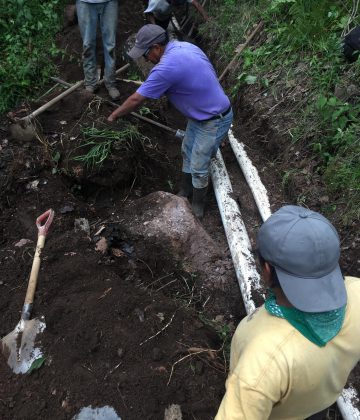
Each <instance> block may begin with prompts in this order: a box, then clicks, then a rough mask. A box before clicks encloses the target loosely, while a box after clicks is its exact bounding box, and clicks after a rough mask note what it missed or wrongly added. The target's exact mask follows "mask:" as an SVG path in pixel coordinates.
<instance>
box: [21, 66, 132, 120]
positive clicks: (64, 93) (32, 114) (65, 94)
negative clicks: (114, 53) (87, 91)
mask: <svg viewBox="0 0 360 420" xmlns="http://www.w3.org/2000/svg"><path fill="white" fill-rule="evenodd" d="M129 66H130V64H126V65H125V66H123V67H121V68H120V69H118V70H117V71H116V72H115V74H119V73H121V72H123V71H124V70H126V69H127V68H128V67H129ZM84 83H85V81H84V80H80V81H79V82H77V83H75V84H74V85H71V87H70V88H69V89H67V90H66V91H65V92H63V93H61V94H60V95H58V96H56V97H55V98H53V99H51V101H49V102H47V103H46V104H44V105H42V106H41V107H40V108H38V109H36V110H35V111H33V112H32V113H31V114H29V115H28V116H26V117H23V118H21V120H25V121H31V120H32V119H33V118H35V117H36V116H38V115H39V114H41V113H42V112H44V111H46V110H47V109H48V108H50V107H51V106H52V105H54V104H56V103H57V102H59V101H60V100H61V99H63V98H65V96H68V95H70V93H72V92H74V90H76V89H78V88H79V87H81V86H83V84H84ZM102 83H104V79H102V80H100V82H99V85H101V84H102Z"/></svg>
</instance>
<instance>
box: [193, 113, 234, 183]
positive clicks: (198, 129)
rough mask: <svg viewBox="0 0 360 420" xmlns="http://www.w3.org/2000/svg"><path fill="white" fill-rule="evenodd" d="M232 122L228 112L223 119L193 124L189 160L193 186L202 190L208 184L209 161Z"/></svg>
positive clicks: (230, 114) (231, 116)
mask: <svg viewBox="0 0 360 420" xmlns="http://www.w3.org/2000/svg"><path fill="white" fill-rule="evenodd" d="M232 120H233V113H232V111H230V112H229V113H228V114H227V115H226V116H225V117H222V118H219V119H216V120H211V121H203V122H194V125H195V138H194V140H193V147H192V151H191V159H190V172H191V174H192V181H193V186H194V187H195V188H204V187H206V186H207V185H208V183H209V168H210V163H211V159H212V158H213V157H215V155H216V152H217V150H218V149H219V146H220V144H221V142H222V141H223V140H224V138H225V137H226V135H227V133H228V131H229V129H230V126H231V123H232Z"/></svg>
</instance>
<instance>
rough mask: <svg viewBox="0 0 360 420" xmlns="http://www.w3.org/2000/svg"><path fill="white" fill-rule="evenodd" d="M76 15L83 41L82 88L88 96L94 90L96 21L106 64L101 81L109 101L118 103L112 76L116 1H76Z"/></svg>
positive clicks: (116, 14)
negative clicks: (83, 81) (83, 82)
mask: <svg viewBox="0 0 360 420" xmlns="http://www.w3.org/2000/svg"><path fill="white" fill-rule="evenodd" d="M76 12H77V17H78V22H79V28H80V33H81V38H82V40H83V53H82V58H83V69H84V75H85V89H86V90H87V91H88V92H90V93H94V92H95V91H96V89H97V82H98V74H97V66H96V31H97V24H98V22H99V24H100V30H101V36H102V43H103V49H104V61H105V69H104V82H105V86H106V88H107V90H108V92H109V95H110V97H111V99H113V100H117V99H119V98H120V93H119V91H118V89H117V88H116V75H115V65H116V63H115V47H116V28H117V23H118V0H77V1H76Z"/></svg>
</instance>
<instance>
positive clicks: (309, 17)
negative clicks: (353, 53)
mask: <svg viewBox="0 0 360 420" xmlns="http://www.w3.org/2000/svg"><path fill="white" fill-rule="evenodd" d="M354 7H356V4H355V3H354V5H353V9H352V7H351V4H347V3H346V2H343V1H341V0H335V1H334V0H319V1H316V2H311V1H308V0H272V1H271V2H269V1H267V0H255V1H242V2H239V1H236V0H225V1H219V0H218V1H217V0H215V1H212V2H211V7H210V14H211V15H213V16H214V17H215V16H216V23H213V22H209V23H208V24H207V25H206V26H207V27H206V29H204V30H206V32H207V33H210V36H212V34H213V33H215V34H216V33H217V34H218V35H217V36H218V37H221V43H222V46H221V47H220V46H219V48H216V49H213V51H214V50H215V53H214V54H215V55H216V57H215V59H216V61H217V62H220V63H222V61H223V60H224V57H225V58H226V60H225V63H224V64H225V65H226V64H227V63H228V62H229V61H230V59H231V58H232V57H233V56H234V54H235V52H234V50H235V47H236V46H237V45H238V44H239V43H240V42H243V41H244V40H245V38H246V37H245V33H246V32H247V33H250V32H251V31H250V28H252V27H253V25H254V24H255V23H257V22H259V21H260V20H263V21H264V24H265V26H264V27H265V29H264V31H263V34H262V38H261V41H260V42H259V43H258V45H257V46H256V47H248V48H246V49H245V50H244V52H243V54H242V57H241V67H240V66H239V67H238V71H237V72H235V74H233V87H232V91H231V92H230V94H231V95H232V96H233V97H237V96H238V95H239V90H240V89H242V88H243V87H244V86H247V85H255V89H256V91H257V92H260V94H261V95H263V96H264V97H266V96H270V95H271V96H272V97H273V98H274V99H275V100H276V102H277V103H278V102H279V101H283V102H284V103H285V104H286V105H289V104H290V103H291V101H292V104H291V106H286V110H285V111H282V114H281V117H282V118H284V120H285V117H286V121H287V124H289V126H287V127H286V131H287V132H288V133H290V134H291V139H289V141H290V142H299V141H300V142H301V144H302V145H303V146H302V147H304V148H306V149H307V150H310V151H311V152H312V153H313V157H314V159H315V160H316V162H317V167H316V170H317V172H318V173H320V174H322V175H323V179H324V181H325V183H326V185H327V188H328V190H329V193H331V200H333V201H334V202H335V204H336V201H337V200H340V201H341V202H344V201H345V202H346V203H348V205H347V206H346V211H345V212H344V214H343V221H344V222H345V223H348V222H350V221H351V220H354V219H359V210H358V208H359V207H360V190H359V185H360V177H359V173H360V161H359V140H358V138H359V131H360V107H359V105H358V96H360V85H359V83H358V80H359V76H360V64H359V63H358V62H357V63H355V64H352V65H349V64H347V63H345V61H344V58H343V56H342V39H343V36H344V34H345V33H346V31H347V30H348V28H352V27H354V26H355V25H356V24H357V23H359V22H357V21H356V19H355V18H354V16H357V15H358V13H357V11H356V10H354ZM209 26H210V28H209ZM204 35H205V34H204ZM224 38H225V39H224ZM350 86H353V87H355V90H356V89H357V90H358V93H357V94H356V95H352V96H351V94H348V93H349V92H348V91H349V89H348V88H349V87H350ZM339 87H342V89H343V94H338V93H339ZM344 92H345V93H344ZM294 98H295V99H294ZM287 100H288V102H287ZM279 112H280V111H279ZM291 170H292V168H289V171H291ZM340 201H339V203H340Z"/></svg>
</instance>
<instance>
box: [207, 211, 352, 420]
mask: <svg viewBox="0 0 360 420" xmlns="http://www.w3.org/2000/svg"><path fill="white" fill-rule="evenodd" d="M257 246H258V253H259V258H260V264H261V266H262V277H263V280H264V282H265V284H266V286H267V287H268V288H269V293H268V297H267V299H266V301H265V304H264V305H263V306H261V307H260V308H258V309H256V310H255V311H254V312H253V313H252V314H250V315H248V316H247V317H246V318H244V319H243V320H242V321H241V322H240V324H239V326H238V327H237V329H236V332H235V334H234V337H233V339H232V343H231V354H230V370H229V376H228V379H227V381H226V393H225V396H224V398H223V400H222V402H221V405H220V408H219V411H218V413H217V416H216V418H215V419H216V420H235V419H236V420H240V419H244V420H245V419H246V420H248V419H256V420H262V419H273V420H285V419H286V420H300V419H305V418H311V419H315V418H317V419H322V418H323V417H322V416H321V415H320V414H319V415H316V414H315V413H319V412H321V411H322V410H324V409H326V408H327V407H329V406H331V405H332V404H333V403H334V402H335V401H336V399H337V398H338V397H339V395H340V394H341V391H342V389H343V387H344V386H345V384H346V381H347V379H348V376H349V374H350V372H351V370H352V369H353V368H354V367H355V365H356V364H357V363H358V361H359V360H360V311H359V307H360V279H358V278H354V277H346V278H345V280H344V278H343V276H342V274H341V271H340V267H339V257H340V241H339V237H338V234H337V232H336V230H335V228H334V227H333V226H332V225H331V223H330V222H329V221H328V220H327V219H326V218H325V217H323V216H322V215H320V214H319V213H316V212H314V211H311V210H308V209H306V208H303V207H299V206H284V207H282V208H281V209H280V210H278V211H277V212H276V213H274V214H273V215H272V216H271V217H269V219H268V220H267V221H266V222H265V223H264V224H263V225H262V226H261V228H260V230H259V232H258V236H257ZM309 416H311V417H309Z"/></svg>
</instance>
